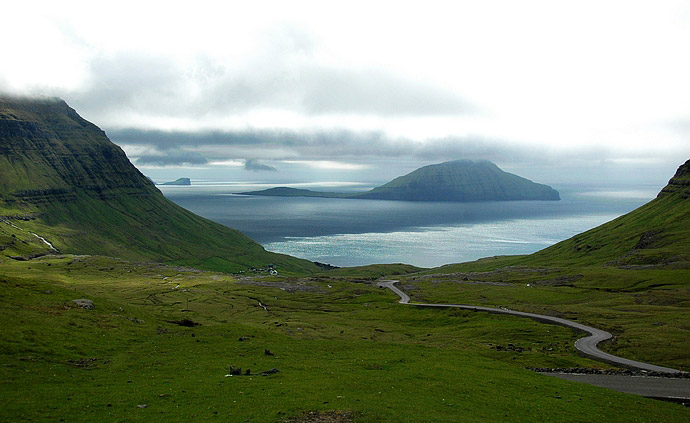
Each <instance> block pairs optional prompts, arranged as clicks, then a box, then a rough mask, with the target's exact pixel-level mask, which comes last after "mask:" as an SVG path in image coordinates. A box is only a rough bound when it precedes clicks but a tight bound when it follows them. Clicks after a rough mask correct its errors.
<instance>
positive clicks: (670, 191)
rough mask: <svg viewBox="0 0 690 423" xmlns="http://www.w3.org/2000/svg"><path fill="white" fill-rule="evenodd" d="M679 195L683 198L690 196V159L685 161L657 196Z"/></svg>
mask: <svg viewBox="0 0 690 423" xmlns="http://www.w3.org/2000/svg"><path fill="white" fill-rule="evenodd" d="M668 195H678V196H680V197H681V198H685V199H688V198H690V160H688V161H686V162H685V163H683V164H682V165H681V166H680V167H679V168H678V170H677V171H676V174H675V175H674V176H673V178H671V179H670V180H669V181H668V185H666V186H665V187H664V189H662V190H661V192H660V193H659V195H658V196H657V197H659V198H661V197H665V196H668Z"/></svg>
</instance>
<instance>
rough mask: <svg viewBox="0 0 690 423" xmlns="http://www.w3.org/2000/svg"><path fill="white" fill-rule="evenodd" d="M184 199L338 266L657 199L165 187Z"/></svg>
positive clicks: (538, 232) (448, 249)
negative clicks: (417, 198) (410, 196)
mask: <svg viewBox="0 0 690 423" xmlns="http://www.w3.org/2000/svg"><path fill="white" fill-rule="evenodd" d="M160 188H161V190H162V191H163V193H164V194H165V195H166V197H168V198H169V199H171V200H172V201H174V202H175V203H177V204H179V205H181V206H182V207H184V208H186V209H188V210H191V211H193V212H194V213H197V214H199V215H201V216H204V217H206V218H209V219H211V220H214V221H216V222H219V223H222V224H224V225H227V226H230V227H232V228H235V229H238V230H240V231H242V232H244V233H245V234H247V235H248V236H250V237H251V238H253V239H254V240H256V241H258V242H259V243H261V244H262V245H264V246H265V247H266V248H267V249H268V250H271V251H277V252H282V253H287V254H291V255H295V256H298V257H303V258H307V259H310V260H315V261H321V262H327V263H331V264H335V265H339V266H353V265H362V264H371V263H394V262H395V263H397V262H404V263H410V264H415V265H418V266H425V267H431V266H438V265H441V264H446V263H452V262H461V261H467V260H474V259H477V258H481V257H486V256H492V255H502V254H525V253H531V252H534V251H537V250H539V249H542V248H544V247H547V246H548V245H552V244H554V243H556V242H558V241H560V240H563V239H566V238H569V237H570V236H572V235H575V234H576V233H579V232H582V231H584V230H587V229H590V228H592V227H594V226H597V225H599V224H601V223H604V222H606V221H608V220H611V219H613V218H615V217H617V216H619V215H621V214H624V213H627V212H629V211H631V210H633V209H635V208H637V207H638V206H640V205H642V204H644V203H645V202H647V201H649V199H651V198H652V197H653V195H654V191H653V190H648V191H621V190H619V191H605V190H595V191H587V192H575V191H567V190H566V191H564V190H561V196H562V200H561V201H511V202H482V203H444V202H432V203H427V202H405V201H382V200H352V199H350V200H348V199H334V198H287V197H257V196H244V195H238V194H235V193H233V191H236V190H237V187H234V186H224V185H222V184H221V185H206V186H194V185H193V186H190V187H160Z"/></svg>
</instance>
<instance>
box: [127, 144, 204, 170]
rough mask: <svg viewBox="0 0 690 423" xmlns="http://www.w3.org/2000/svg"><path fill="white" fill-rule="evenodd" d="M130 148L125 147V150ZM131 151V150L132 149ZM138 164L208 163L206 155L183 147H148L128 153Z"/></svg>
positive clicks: (179, 164)
mask: <svg viewBox="0 0 690 423" xmlns="http://www.w3.org/2000/svg"><path fill="white" fill-rule="evenodd" d="M127 150H128V149H127V148H125V151H127ZM130 151H131V150H130ZM128 155H129V156H130V158H131V159H133V160H134V162H135V164H136V165H137V166H199V165H206V164H208V162H209V160H208V159H207V158H206V157H203V156H202V155H200V154H198V153H196V152H190V151H185V150H182V149H163V150H157V149H156V148H149V149H146V151H145V152H143V153H139V154H137V153H134V154H132V153H131V152H129V153H128Z"/></svg>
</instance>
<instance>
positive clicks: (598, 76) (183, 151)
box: [0, 0, 690, 184]
mask: <svg viewBox="0 0 690 423" xmlns="http://www.w3.org/2000/svg"><path fill="white" fill-rule="evenodd" d="M3 16H4V17H5V19H3V22H2V25H0V37H2V39H3V40H6V42H5V43H4V44H3V54H2V64H1V65H0V92H2V93H9V94H21V95H35V96H58V97H60V98H62V99H64V100H65V101H67V103H68V104H69V105H70V106H72V107H73V108H75V109H76V110H77V111H78V112H79V114H81V115H82V116H83V117H84V118H86V119H88V120H90V121H91V122H93V123H95V124H96V125H98V126H99V127H101V128H102V129H104V130H105V131H106V133H107V134H108V136H109V137H110V139H111V140H112V141H113V142H115V143H117V144H118V145H120V146H121V147H122V148H123V149H124V150H125V152H126V153H127V155H128V157H129V158H130V160H132V162H133V163H134V164H135V165H136V166H137V167H138V168H139V169H140V170H142V172H143V173H145V174H147V175H149V176H151V177H153V178H154V180H159V181H160V180H166V179H168V180H169V179H176V178H177V177H192V180H193V181H194V179H198V180H204V179H216V180H232V181H239V180H241V181H269V182H275V183H279V182H314V181H324V182H325V181H332V182H336V181H352V182H384V181H386V180H389V179H391V178H392V177H395V176H399V175H401V174H404V173H407V172H409V171H411V170H413V169H414V168H416V167H419V166H421V165H425V164H431V163H438V162H442V161H447V160H453V159H461V158H470V159H488V160H491V161H494V162H495V163H497V164H498V165H499V166H501V167H502V168H503V169H505V170H508V171H511V172H514V173H518V174H520V175H522V176H526V177H528V178H531V179H534V180H536V181H538V182H542V183H549V184H567V183H593V182H594V181H597V180H599V181H606V182H610V183H615V182H621V183H624V182H626V183H631V182H632V183H638V182H639V183H642V182H651V183H655V184H663V183H664V182H665V181H666V180H668V178H670V177H671V176H672V175H673V172H674V171H675V169H676V168H677V167H678V166H679V165H680V164H681V163H683V162H684V161H685V160H687V159H688V158H690V77H689V75H690V54H688V41H689V40H690V2H687V1H664V0H655V1H605V0H598V1H577V2H563V1H520V2H516V1H491V0H489V1H481V2H480V1H448V2H439V1H424V2H421V1H417V2H400V1H391V2H388V1H377V2H373V1H366V2H360V1H347V2H324V1H314V2H310V1H295V0H291V1H287V2H286V1H251V2H249V1H223V2H212V1H195V2H189V1H186V2H176V1H166V2H155V1H151V2H142V1H137V2H134V1H118V2H94V1H84V2H80V1H69V0H67V1H60V2H55V1H46V2H42V1H30V0H27V1H22V2H9V3H8V4H4V5H3Z"/></svg>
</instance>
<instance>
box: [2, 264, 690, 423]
mask: <svg viewBox="0 0 690 423" xmlns="http://www.w3.org/2000/svg"><path fill="white" fill-rule="evenodd" d="M406 283H409V284H415V285H417V284H419V285H420V286H423V289H422V288H419V289H418V290H417V291H414V290H413V294H415V295H418V293H420V292H424V293H425V294H424V295H431V294H432V293H433V294H434V295H436V294H439V296H440V295H441V294H443V295H445V294H446V292H445V291H444V292H441V291H438V292H437V291H432V290H430V289H427V288H426V285H425V284H426V283H427V282H424V283H421V282H420V281H414V282H412V281H410V282H406ZM406 283H403V285H405V284H406ZM428 283H429V286H433V285H434V284H436V283H435V282H428ZM0 284H1V285H0V287H1V289H0V296H1V302H0V304H2V305H1V306H0V307H2V312H1V313H0V316H1V317H0V319H2V322H1V323H0V324H1V325H2V327H3V332H2V333H3V336H2V340H1V344H0V346H1V347H0V351H1V354H2V359H1V360H0V361H1V362H2V366H1V367H0V369H2V370H1V372H2V375H1V379H0V380H2V382H1V383H0V389H1V391H2V394H1V395H0V401H1V403H0V409H1V410H2V412H1V413H0V419H1V420H2V421H6V422H16V421H61V420H63V421H123V422H124V421H171V422H174V421H190V420H192V419H195V420H200V421H251V422H279V421H289V419H290V418H293V417H295V416H300V415H302V414H303V413H305V412H310V411H314V412H319V411H320V412H324V413H325V412H327V411H329V410H330V411H333V412H335V413H340V414H342V415H345V416H350V417H348V419H346V420H343V421H351V420H352V421H356V422H392V421H411V422H455V421H495V420H503V421H537V420H550V421H591V420H594V419H602V418H604V419H605V420H606V421H649V422H655V421H669V422H673V421H679V422H680V421H688V419H689V418H690V410H689V409H687V408H684V407H682V406H679V405H675V404H669V403H664V402H659V401H654V400H648V399H645V398H641V397H636V396H632V395H627V394H621V393H617V392H614V391H610V390H605V389H600V388H595V387H591V386H588V385H581V384H576V383H571V382H566V381H562V380H558V379H554V378H549V377H546V376H542V375H539V374H536V373H533V372H531V371H528V370H525V369H524V367H526V366H537V367H539V366H545V367H546V366H554V367H555V366H563V367H569V366H590V367H605V366H606V365H604V364H601V363H597V362H594V361H590V360H588V359H586V358H582V357H580V356H578V355H577V354H576V353H575V351H574V348H573V347H572V344H573V342H574V340H575V339H576V338H577V337H578V334H576V333H574V332H573V331H571V330H568V329H566V328H562V327H558V326H553V325H544V324H540V323H537V322H533V321H531V320H527V319H518V318H506V317H504V316H496V315H489V314H483V313H474V312H465V311H459V310H424V309H416V308H413V307H406V306H402V305H399V304H397V303H395V301H396V297H395V296H394V294H393V293H391V292H389V291H388V290H384V289H381V288H377V287H376V286H375V283H373V282H371V281H368V280H364V279H362V281H361V282H352V281H348V280H346V279H343V278H340V277H339V278H328V277H307V278H297V277H292V278H288V277H270V278H269V277H263V278H260V277H251V278H250V277H245V278H241V277H237V276H230V275H227V274H216V273H210V272H202V271H197V270H192V269H184V268H179V267H167V266H163V265H156V264H143V263H132V262H126V261H121V260H116V259H110V258H104V257H97V256H63V257H50V256H48V257H42V258H38V259H34V260H31V261H23V262H18V261H6V260H3V262H2V263H0ZM447 284H450V282H447V283H439V284H437V285H439V286H445V285H447ZM477 286H480V285H477ZM446 291H448V293H452V292H451V291H452V290H450V289H446ZM515 292H517V288H515ZM482 295H483V294H482ZM77 298H87V299H91V300H92V301H93V302H94V304H95V309H93V310H84V309H81V308H79V307H77V306H76V305H75V304H74V303H73V302H72V300H73V299H77ZM456 298H457V296H456ZM449 299H451V298H449ZM260 303H261V304H260ZM262 305H263V306H265V307H266V309H264V308H263V307H262ZM184 319H189V320H191V321H193V322H196V323H199V325H198V326H193V327H186V326H181V325H179V324H176V323H174V322H181V321H183V320H184ZM240 339H243V340H242V341H240ZM508 343H512V344H514V345H516V346H519V347H521V348H522V349H523V351H522V352H517V351H503V350H500V349H497V348H496V346H497V345H503V346H505V345H507V344H508ZM266 349H268V350H270V351H271V352H272V354H274V355H266V354H265V350H266ZM644 358H647V357H644ZM673 363H674V362H673V361H671V364H673ZM230 366H234V367H236V368H242V371H243V372H245V371H246V370H247V369H250V375H248V376H245V375H242V376H227V375H228V374H229V373H230ZM273 368H276V369H278V370H279V373H276V374H271V375H267V376H261V372H262V371H267V370H270V369H273ZM144 404H145V405H146V407H145V408H140V407H139V406H142V407H143V405H144Z"/></svg>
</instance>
